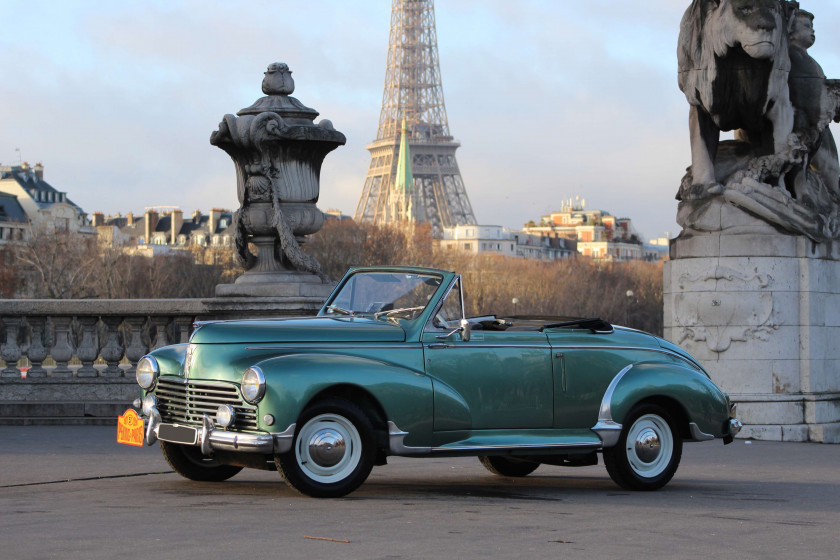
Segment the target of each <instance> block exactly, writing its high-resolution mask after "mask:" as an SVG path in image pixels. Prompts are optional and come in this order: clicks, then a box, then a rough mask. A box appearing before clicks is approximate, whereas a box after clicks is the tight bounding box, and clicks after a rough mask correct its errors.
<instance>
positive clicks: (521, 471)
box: [478, 457, 540, 476]
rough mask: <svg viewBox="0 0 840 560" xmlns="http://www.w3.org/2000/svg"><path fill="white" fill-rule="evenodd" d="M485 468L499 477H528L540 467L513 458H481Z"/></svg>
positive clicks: (537, 464)
mask: <svg viewBox="0 0 840 560" xmlns="http://www.w3.org/2000/svg"><path fill="white" fill-rule="evenodd" d="M478 460H479V461H481V464H482V465H484V468H485V469H487V470H488V471H490V472H491V473H493V474H497V475H499V476H528V475H529V474H531V473H532V472H534V471H535V470H537V467H539V466H540V464H539V463H535V462H533V461H525V460H522V459H515V458H512V457H479V458H478Z"/></svg>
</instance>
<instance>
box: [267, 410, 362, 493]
mask: <svg viewBox="0 0 840 560" xmlns="http://www.w3.org/2000/svg"><path fill="white" fill-rule="evenodd" d="M298 425H299V426H300V427H299V428H298V429H297V432H296V433H295V441H294V445H293V448H292V449H291V450H290V451H288V452H287V453H283V454H282V455H277V456H275V463H276V464H277V469H278V470H279V471H280V473H281V474H282V475H283V477H284V478H285V479H286V482H288V483H289V485H291V486H292V488H294V489H295V490H297V491H298V492H300V493H302V494H306V495H307V496H312V497H315V498H339V497H341V496H345V495H347V494H349V493H350V492H352V491H353V490H355V489H356V488H358V487H359V486H361V485H362V483H363V482H364V481H365V480H366V479H367V477H368V475H369V474H370V471H371V469H372V468H373V463H374V460H375V458H376V444H375V441H376V440H375V438H374V434H373V427H372V426H371V423H370V420H369V419H368V417H367V415H365V413H364V412H362V410H361V409H359V407H357V406H356V405H354V404H353V403H350V402H347V401H343V400H339V399H329V400H324V401H321V402H319V403H316V404H315V405H313V406H311V407H309V408H308V409H307V410H305V411H304V413H303V415H302V416H301V418H300V421H299V422H298Z"/></svg>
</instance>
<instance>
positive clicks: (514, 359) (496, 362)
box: [423, 285, 554, 431]
mask: <svg viewBox="0 0 840 560" xmlns="http://www.w3.org/2000/svg"><path fill="white" fill-rule="evenodd" d="M460 295H461V294H460V286H458V285H456V286H455V287H454V288H453V289H452V290H451V291H450V293H449V295H448V296H447V300H448V301H447V303H446V304H445V305H444V307H442V308H441V313H439V315H438V317H437V318H436V320H435V321H432V322H431V323H430V325H429V327H428V328H427V330H426V331H425V332H424V333H423V347H424V358H425V369H426V373H427V374H428V375H429V376H430V377H431V378H432V383H433V385H434V387H435V397H434V399H435V407H434V408H435V412H434V429H435V431H446V430H463V429H472V430H499V429H529V428H530V429H533V428H550V427H551V426H552V423H553V419H554V380H553V373H552V359H551V348H550V347H549V344H548V339H547V337H546V335H545V334H544V333H541V332H539V331H489V330H479V328H478V327H477V326H476V325H473V327H472V329H471V336H470V340H469V341H464V340H463V339H462V337H461V335H460V334H459V333H457V332H455V333H452V334H450V335H449V336H446V334H447V333H448V332H451V331H452V330H453V329H452V328H450V325H451V324H452V323H453V321H452V318H451V317H450V316H447V314H446V311H445V308H446V306H447V305H449V306H451V307H457V306H454V305H452V300H451V299H450V298H458V299H459V300H460ZM458 305H460V301H459V302H458ZM449 315H453V313H450V314H449ZM441 316H443V317H441ZM447 319H448V320H447ZM455 324H457V322H455ZM457 401H460V403H459V402H457ZM459 405H460V407H459ZM464 406H465V407H466V408H467V417H466V418H465V417H464V415H463V414H461V415H460V416H459V414H457V413H453V411H457V412H462V409H463V407H464ZM467 424H469V425H467Z"/></svg>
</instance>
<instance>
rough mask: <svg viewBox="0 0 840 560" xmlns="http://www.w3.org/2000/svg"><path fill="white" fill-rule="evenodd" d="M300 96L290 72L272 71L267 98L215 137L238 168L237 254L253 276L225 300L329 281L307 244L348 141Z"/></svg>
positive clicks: (226, 292) (231, 288) (223, 289)
mask: <svg viewBox="0 0 840 560" xmlns="http://www.w3.org/2000/svg"><path fill="white" fill-rule="evenodd" d="M294 89H295V86H294V81H293V80H292V72H291V70H289V67H288V66H287V65H286V64H283V63H279V62H275V63H273V64H270V65H269V66H268V70H267V71H266V72H265V78H264V79H263V83H262V91H263V93H265V94H266V97H262V98H260V99H258V100H257V101H256V102H255V103H254V104H253V105H251V106H250V107H246V108H245V109H242V110H241V111H239V112H238V113H237V114H236V115H237V116H234V115H225V116H224V118H223V120H222V122H221V123H219V129H218V130H217V131H215V132H213V133H212V134H211V136H210V143H211V144H212V145H214V146H218V147H219V148H221V149H222V150H224V151H225V152H227V153H228V155H229V156H230V157H231V159H233V163H234V165H235V167H236V184H237V195H238V198H239V204H240V206H239V209H238V210H237V211H236V212H235V213H234V216H233V227H234V228H235V251H236V256H237V260H238V261H239V262H240V264H241V265H242V266H243V267H244V268H245V269H246V272H245V273H244V274H243V275H242V276H240V277H239V278H237V279H236V281H235V283H234V284H227V285H225V284H222V285H219V286H217V287H216V295H217V296H241V295H257V296H269V295H295V294H294V293H291V292H289V291H288V290H285V291H284V290H281V291H279V292H278V290H277V289H276V288H277V286H278V285H282V284H322V283H324V284H325V283H327V282H329V279H328V278H327V277H326V276H325V275H324V274H323V273H322V272H321V267H320V265H319V263H318V261H316V260H315V259H314V258H312V257H311V256H310V255H307V254H306V253H304V252H303V251H302V250H301V244H302V243H303V242H304V241H305V238H306V236H307V235H310V234H313V233H315V232H317V231H319V230H320V229H321V227H322V226H323V225H324V215H323V213H322V212H321V211H320V210H318V208H317V206H316V203H317V202H318V195H319V189H320V187H319V179H320V174H321V164H322V163H323V161H324V158H325V157H326V155H327V154H328V153H329V152H331V151H332V150H334V149H335V148H337V147H338V146H341V145H343V144H344V143H345V142H346V139H345V137H344V135H343V134H342V133H341V132H338V131H337V130H335V129H334V128H333V125H332V123H331V122H330V121H328V120H326V119H324V120H321V121H320V122H319V123H318V124H315V123H314V120H315V118H316V117H317V116H318V112H317V111H315V110H314V109H310V108H309V107H306V106H305V105H303V104H302V103H301V102H300V101H298V100H297V99H295V98H294V97H291V96H290V94H291V93H292V92H294ZM249 244H253V245H254V247H255V248H256V255H255V254H253V253H252V252H251V250H250V249H249Z"/></svg>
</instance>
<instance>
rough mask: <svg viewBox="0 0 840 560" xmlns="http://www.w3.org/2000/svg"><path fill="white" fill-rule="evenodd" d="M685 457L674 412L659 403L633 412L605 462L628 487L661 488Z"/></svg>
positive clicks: (608, 470) (636, 408)
mask: <svg viewBox="0 0 840 560" xmlns="http://www.w3.org/2000/svg"><path fill="white" fill-rule="evenodd" d="M681 457H682V439H681V438H680V434H679V432H678V431H677V430H676V427H675V425H674V422H673V420H672V419H671V415H670V414H668V412H667V411H666V410H665V409H664V408H662V407H660V406H657V405H653V404H642V405H639V406H637V407H635V408H633V410H631V411H630V414H628V416H627V421H626V422H625V424H624V428H623V429H622V430H621V437H620V438H619V440H618V443H617V444H616V445H615V447H611V448H609V449H604V464H605V465H606V466H607V472H608V473H609V474H610V477H611V478H612V479H613V480H614V481H615V483H616V484H618V485H619V486H621V487H622V488H625V489H627V490H657V489H659V488H662V487H663V486H665V485H666V484H668V481H670V480H671V478H673V476H674V473H676V472H677V467H679V465H680V458H681Z"/></svg>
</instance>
